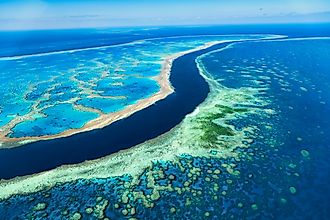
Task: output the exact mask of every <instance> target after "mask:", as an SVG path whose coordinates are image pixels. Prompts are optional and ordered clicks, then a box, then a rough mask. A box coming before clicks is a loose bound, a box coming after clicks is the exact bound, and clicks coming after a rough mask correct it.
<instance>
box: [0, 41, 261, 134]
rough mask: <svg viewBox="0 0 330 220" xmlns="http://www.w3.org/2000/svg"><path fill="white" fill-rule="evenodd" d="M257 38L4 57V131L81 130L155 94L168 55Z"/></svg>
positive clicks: (0, 105)
mask: <svg viewBox="0 0 330 220" xmlns="http://www.w3.org/2000/svg"><path fill="white" fill-rule="evenodd" d="M257 37H261V36H248V35H246V36H205V37H198V38H196V37H174V38H159V39H158V38H155V39H151V40H141V41H136V42H132V43H127V44H122V45H114V46H104V47H97V48H86V49H77V50H68V51H58V52H49V53H40V54H31V55H23V56H11V57H2V58H0V81H1V88H2V91H3V92H2V93H1V94H0V100H1V101H0V129H5V132H6V136H8V137H27V136H32V137H37V136H44V135H54V134H59V133H62V132H64V131H66V130H68V129H71V128H76V129H78V128H81V127H83V126H84V125H85V124H86V123H87V122H89V121H90V120H93V119H95V118H97V117H98V116H99V115H98V114H100V113H102V114H108V113H113V112H117V111H120V110H122V109H124V108H125V107H126V106H128V105H132V104H134V103H136V102H137V101H138V100H141V99H145V98H148V97H150V96H152V95H153V94H155V93H157V92H158V91H159V89H160V88H159V85H158V83H157V82H156V81H155V80H154V79H153V78H152V77H155V76H157V75H158V74H159V73H160V71H161V68H162V62H163V61H164V59H165V57H167V56H169V55H172V54H175V53H178V52H182V51H186V50H190V49H194V48H196V47H198V46H202V45H204V44H205V43H207V42H211V41H219V40H235V39H241V38H243V39H244V38H257ZM77 105H79V106H77ZM82 107H89V108H92V109H88V108H82ZM93 109H94V110H96V111H93ZM95 112H97V113H95ZM59 116H60V117H59ZM57 118H64V119H67V120H57Z"/></svg>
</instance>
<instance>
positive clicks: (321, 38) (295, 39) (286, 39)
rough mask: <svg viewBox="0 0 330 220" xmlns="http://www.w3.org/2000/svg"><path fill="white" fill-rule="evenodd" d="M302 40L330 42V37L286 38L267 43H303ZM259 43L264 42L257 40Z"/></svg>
mask: <svg viewBox="0 0 330 220" xmlns="http://www.w3.org/2000/svg"><path fill="white" fill-rule="evenodd" d="M301 40H330V37H297V38H285V39H271V40H267V41H265V42H269V41H270V42H278V41H301ZM257 42H262V41H259V40H257Z"/></svg>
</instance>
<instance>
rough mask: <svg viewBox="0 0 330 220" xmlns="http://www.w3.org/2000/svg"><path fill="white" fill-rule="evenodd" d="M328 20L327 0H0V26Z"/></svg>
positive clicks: (16, 27) (153, 24)
mask: <svg viewBox="0 0 330 220" xmlns="http://www.w3.org/2000/svg"><path fill="white" fill-rule="evenodd" d="M304 22H330V0H162V1H159V0H65V1H64V0H0V30H32V29H67V28H89V27H118V26H157V25H161V26H163V25H200V24H246V23H304Z"/></svg>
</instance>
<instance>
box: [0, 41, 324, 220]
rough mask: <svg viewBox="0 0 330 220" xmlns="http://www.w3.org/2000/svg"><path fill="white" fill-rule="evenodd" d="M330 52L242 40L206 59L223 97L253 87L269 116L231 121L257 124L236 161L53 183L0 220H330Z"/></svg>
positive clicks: (15, 203)
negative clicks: (135, 180)
mask: <svg viewBox="0 0 330 220" xmlns="http://www.w3.org/2000/svg"><path fill="white" fill-rule="evenodd" d="M329 48H330V40H329V39H323V40H320V39H319V40H317V39H314V40H313V39H310V40H307V39H301V40H295V41H293V40H288V41H269V42H245V43H238V44H233V45H232V46H231V47H230V48H228V49H226V50H222V51H218V52H214V53H210V54H207V55H205V56H203V58H202V59H201V62H202V63H203V65H204V66H205V68H206V70H207V71H208V76H209V77H212V78H213V79H215V80H216V81H218V83H219V84H221V86H223V87H224V88H227V89H230V90H236V89H243V88H250V89H257V90H258V91H259V93H258V94H257V96H258V98H260V99H261V100H264V101H265V103H266V104H265V106H261V107H260V106H259V107H260V108H263V109H271V110H272V111H273V112H274V113H273V114H271V115H270V116H265V115H250V116H247V117H242V118H240V117H238V118H235V119H233V120H230V121H229V123H230V124H231V125H233V126H234V127H235V129H237V130H240V129H241V128H243V127H245V126H256V127H257V133H256V134H255V135H253V136H251V138H252V139H253V141H252V142H251V144H250V146H249V148H237V149H236V150H235V152H237V153H238V154H239V160H238V159H237V158H230V157H229V158H227V159H219V158H205V157H192V156H189V155H181V156H180V157H179V158H178V161H179V162H177V163H174V162H169V161H155V162H154V163H153V164H152V165H150V167H148V168H146V169H145V170H144V172H143V173H142V174H141V175H140V176H139V178H138V179H139V181H138V183H137V184H131V182H132V178H131V177H130V176H129V175H125V176H121V177H116V178H105V179H91V180H84V179H81V180H78V181H74V182H69V183H65V184H58V185H56V186H55V187H53V188H51V189H48V190H43V191H40V192H38V193H33V194H29V195H17V196H12V197H11V198H10V199H8V200H6V201H1V202H0V208H1V209H2V210H3V212H2V213H0V217H2V216H3V217H5V216H6V217H8V216H13V217H14V216H15V217H17V218H18V219H25V218H29V217H34V218H36V219H42V218H49V219H61V218H69V217H72V216H73V215H74V213H79V215H81V216H82V217H83V218H86V219H93V218H97V217H105V216H107V217H109V218H110V219H111V218H113V219H127V218H130V217H134V218H143V219H146V218H147V219H160V218H162V219H191V218H193V219H206V218H210V219H219V218H222V219H329V217H330V213H329V210H328V207H329V198H330V188H329V184H328V181H329V179H330V172H329V170H330V165H329V162H328V161H329V157H330V149H329V142H330V118H329V117H328V115H329V112H330V83H329V82H330V75H329V74H328V71H329V69H330V63H329V62H328V61H329V59H330V50H329ZM182 68H184V67H182ZM234 98H236V97H233V100H234ZM256 104H258V103H256ZM237 107H240V108H255V107H254V106H247V105H240V106H237ZM229 167H231V169H229ZM196 169H199V171H198V172H197V173H198V174H197V175H196V173H194V172H192V171H193V170H196ZM233 170H234V171H237V172H236V174H235V175H233ZM191 173H194V175H193V177H192V176H191V175H190V174H191ZM187 181H188V182H189V184H186V182H187ZM187 185H188V188H189V190H186V187H187ZM168 186H171V188H172V190H168V188H166V187H168ZM162 187H164V188H162ZM156 188H157V191H158V192H159V194H157V193H156V194H154V192H155V189H156ZM179 189H180V190H179ZM183 189H185V190H183ZM136 193H142V194H143V195H144V197H143V198H146V201H144V200H143V199H135V197H134V195H136ZM148 195H149V196H148ZM38 203H42V204H44V206H39V209H38V208H37V207H38V206H37V204H38ZM40 207H41V208H40ZM89 208H92V212H89V211H90V209H89ZM96 210H98V211H96ZM1 215H2V216H1Z"/></svg>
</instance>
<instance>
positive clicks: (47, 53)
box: [0, 34, 284, 61]
mask: <svg viewBox="0 0 330 220" xmlns="http://www.w3.org/2000/svg"><path fill="white" fill-rule="evenodd" d="M242 36H247V37H249V36H255V37H258V36H260V37H263V36H266V37H264V38H260V39H266V38H272V39H273V38H277V37H279V38H282V37H284V36H282V35H273V34H242V35H239V34H237V35H236V34H235V35H186V36H172V37H158V38H148V39H142V40H135V41H132V42H128V43H123V44H116V45H108V46H98V47H88V48H81V49H72V50H61V51H53V52H45V53H35V54H26V55H18V56H6V57H0V61H9V60H19V59H24V58H29V57H40V56H49V55H56V54H64V53H76V52H81V51H89V50H100V49H107V48H115V47H122V46H129V45H135V44H142V43H144V42H146V41H154V40H161V39H177V38H197V37H242Z"/></svg>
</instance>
